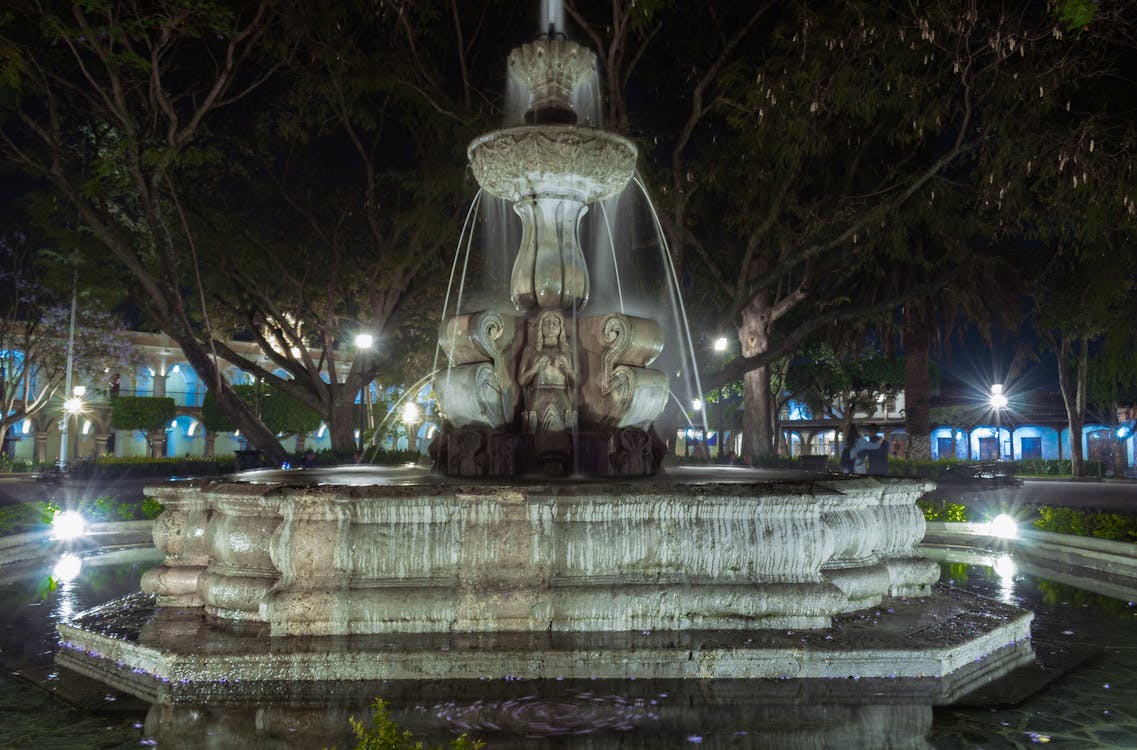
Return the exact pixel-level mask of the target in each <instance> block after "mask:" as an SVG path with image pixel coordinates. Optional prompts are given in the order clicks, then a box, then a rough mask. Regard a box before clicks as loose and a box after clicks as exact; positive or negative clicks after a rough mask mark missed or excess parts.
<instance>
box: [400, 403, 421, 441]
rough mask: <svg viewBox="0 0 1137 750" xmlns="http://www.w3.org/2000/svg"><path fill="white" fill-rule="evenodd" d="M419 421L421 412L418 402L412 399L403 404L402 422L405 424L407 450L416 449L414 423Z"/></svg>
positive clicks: (416, 435)
mask: <svg viewBox="0 0 1137 750" xmlns="http://www.w3.org/2000/svg"><path fill="white" fill-rule="evenodd" d="M421 421H422V412H421V411H419V408H418V404H416V403H415V402H414V401H408V402H407V403H405V404H403V424H405V425H406V426H407V450H408V451H411V452H412V453H413V452H415V451H417V450H418V445H417V444H416V443H417V438H418V434H417V433H416V432H415V425H417V424H418V423H419V422H421Z"/></svg>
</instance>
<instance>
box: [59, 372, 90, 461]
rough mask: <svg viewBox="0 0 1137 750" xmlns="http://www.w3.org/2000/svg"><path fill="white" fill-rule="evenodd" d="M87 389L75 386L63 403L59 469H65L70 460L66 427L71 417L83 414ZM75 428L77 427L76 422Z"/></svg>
mask: <svg viewBox="0 0 1137 750" xmlns="http://www.w3.org/2000/svg"><path fill="white" fill-rule="evenodd" d="M86 393H87V389H86V388H85V387H84V386H81V385H77V386H75V387H74V388H72V389H71V396H69V397H68V398H67V399H66V400H65V401H64V402H63V429H62V431H61V438H62V440H63V443H62V445H60V447H59V468H61V469H66V468H67V461H68V459H69V458H70V457H69V456H68V454H69V453H70V450H69V449H68V445H67V442H68V440H67V425H68V423H69V422H70V421H71V417H74V416H77V415H79V414H82V413H83V406H84V404H83V396H84V395H86ZM75 427H76V428H78V427H79V423H78V421H76V423H75Z"/></svg>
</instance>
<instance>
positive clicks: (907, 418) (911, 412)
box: [904, 306, 932, 461]
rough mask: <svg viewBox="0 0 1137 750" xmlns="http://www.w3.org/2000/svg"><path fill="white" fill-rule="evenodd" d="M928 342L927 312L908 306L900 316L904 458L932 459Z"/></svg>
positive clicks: (920, 308)
mask: <svg viewBox="0 0 1137 750" xmlns="http://www.w3.org/2000/svg"><path fill="white" fill-rule="evenodd" d="M929 348H930V342H929V338H928V323H927V311H926V310H925V309H924V308H922V307H917V306H909V307H908V308H907V309H906V310H905V316H904V357H905V359H904V429H905V431H906V432H907V433H908V449H907V452H906V453H905V455H906V457H907V458H912V459H916V460H920V461H929V460H931V458H932V423H931V412H930V410H931V384H930V382H929V378H928V366H929V361H930V355H929Z"/></svg>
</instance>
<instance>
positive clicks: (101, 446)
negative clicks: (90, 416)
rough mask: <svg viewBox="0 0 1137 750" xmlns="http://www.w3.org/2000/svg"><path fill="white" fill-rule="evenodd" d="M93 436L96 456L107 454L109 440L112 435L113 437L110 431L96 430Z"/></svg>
mask: <svg viewBox="0 0 1137 750" xmlns="http://www.w3.org/2000/svg"><path fill="white" fill-rule="evenodd" d="M91 437H93V438H94V440H95V456H96V457H98V456H103V455H106V452H107V441H108V440H110V437H111V436H110V433H109V432H96V433H95V434H94V435H92V436H91Z"/></svg>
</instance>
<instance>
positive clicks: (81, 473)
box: [71, 456, 237, 479]
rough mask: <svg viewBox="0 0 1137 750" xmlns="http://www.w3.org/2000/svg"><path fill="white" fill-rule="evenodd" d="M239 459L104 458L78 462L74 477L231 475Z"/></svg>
mask: <svg viewBox="0 0 1137 750" xmlns="http://www.w3.org/2000/svg"><path fill="white" fill-rule="evenodd" d="M236 461H237V457H236V456H196V457H183V458H146V457H142V456H135V457H130V458H116V457H114V456H102V457H100V458H95V459H88V460H85V461H79V462H76V463H75V464H73V465H72V466H71V475H72V476H73V477H76V478H78V479H93V478H100V479H121V478H126V477H171V476H179V477H188V476H216V475H218V474H229V473H231V472H233V471H234V470H235V468H236Z"/></svg>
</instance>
